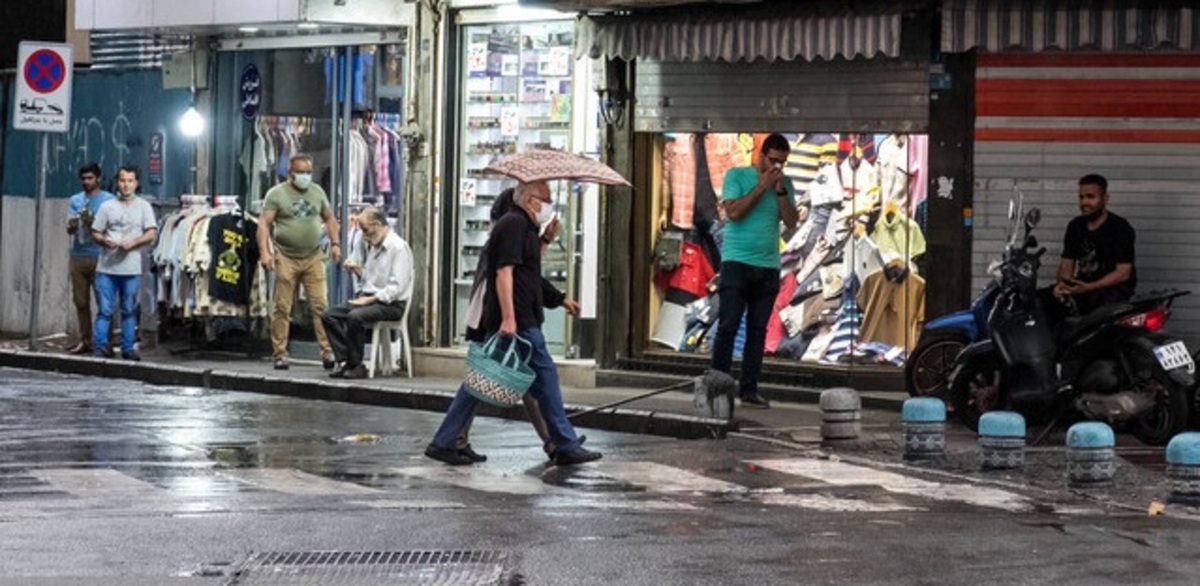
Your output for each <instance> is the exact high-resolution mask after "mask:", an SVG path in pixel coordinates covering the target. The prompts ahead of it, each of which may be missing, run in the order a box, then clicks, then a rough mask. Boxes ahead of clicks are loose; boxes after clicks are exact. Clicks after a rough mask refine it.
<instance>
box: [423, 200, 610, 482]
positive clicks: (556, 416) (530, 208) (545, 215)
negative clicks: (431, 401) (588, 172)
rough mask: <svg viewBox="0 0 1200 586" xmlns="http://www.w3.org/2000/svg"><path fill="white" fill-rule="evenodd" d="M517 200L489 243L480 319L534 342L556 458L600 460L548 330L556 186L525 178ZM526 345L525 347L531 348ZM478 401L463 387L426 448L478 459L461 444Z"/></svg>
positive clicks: (434, 454) (449, 460)
mask: <svg viewBox="0 0 1200 586" xmlns="http://www.w3.org/2000/svg"><path fill="white" fill-rule="evenodd" d="M513 200H514V203H515V204H516V205H515V207H514V208H513V209H511V210H510V211H509V212H508V213H506V214H504V216H503V217H501V218H500V220H499V221H497V222H496V223H495V225H494V226H492V232H491V236H490V237H489V246H487V247H486V248H487V250H488V252H487V254H488V255H489V256H488V259H487V261H488V267H489V268H488V275H487V279H488V283H487V290H486V293H485V295H484V301H483V316H482V319H481V320H480V323H481V326H482V329H483V330H484V331H485V332H487V333H488V335H491V334H492V333H499V334H500V335H501V336H504V337H508V338H511V337H512V336H514V335H520V336H521V337H522V338H524V339H525V340H527V341H528V342H529V343H530V345H531V346H532V349H531V350H529V352H530V353H531V354H530V356H529V366H530V368H532V369H533V371H534V373H536V378H534V381H533V385H532V386H530V387H529V391H528V392H529V394H531V395H532V396H533V397H534V398H535V399H537V402H538V407H539V408H540V410H541V412H542V417H544V418H545V420H546V426H547V428H548V430H549V432H550V441H551V442H553V444H554V446H555V447H556V448H557V449H556V451H555V455H554V463H555V464H558V465H560V466H569V465H573V464H582V463H584V462H590V461H592V460H597V459H599V458H600V456H601V454H600V453H599V452H593V451H589V450H586V449H584V448H583V447H582V446H581V445H580V441H579V437H578V436H577V435H576V434H575V428H574V427H572V426H571V422H570V421H569V420H568V419H567V413H566V409H564V408H563V401H562V391H561V390H560V389H559V386H558V370H557V369H556V368H555V366H554V360H553V359H552V358H551V357H550V351H549V350H548V349H547V348H546V338H545V336H543V335H542V321H543V320H544V317H543V312H542V306H543V301H542V240H541V237H539V235H538V234H539V231H540V229H541V227H542V226H543V225H546V224H548V223H550V221H551V220H552V219H553V218H554V212H553V207H552V202H551V199H550V187H549V186H548V185H547V184H546V183H545V182H544V181H543V182H537V183H523V184H521V185H518V186H517V189H516V191H515V193H514V194H513ZM521 350H522V352H524V351H525V348H521ZM478 405H479V401H478V400H477V399H475V397H473V396H471V395H470V394H468V393H467V392H466V389H465V387H459V389H458V394H457V395H456V396H455V397H454V402H453V403H451V404H450V409H449V411H448V412H447V413H446V417H445V419H443V420H442V425H441V426H440V427H439V428H438V430H437V433H436V434H435V435H434V437H433V441H432V442H431V443H430V444H429V446H428V447H427V448H425V455H426V456H428V457H430V458H433V459H434V460H438V461H440V462H444V463H446V464H450V465H454V466H461V465H466V464H472V463H474V460H473V459H472V458H471V456H470V455H468V454H466V453H464V452H463V451H462V450H459V449H457V447H456V445H457V440H458V437H459V434H460V432H462V431H463V430H464V429H465V428H466V426H467V424H468V423H470V421H471V419H472V417H473V416H474V414H475V408H476V407H477V406H478Z"/></svg>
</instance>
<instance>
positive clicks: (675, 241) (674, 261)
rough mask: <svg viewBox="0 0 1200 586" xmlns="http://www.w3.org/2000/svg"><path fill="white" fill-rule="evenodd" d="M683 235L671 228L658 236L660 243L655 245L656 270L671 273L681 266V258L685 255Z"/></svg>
mask: <svg viewBox="0 0 1200 586" xmlns="http://www.w3.org/2000/svg"><path fill="white" fill-rule="evenodd" d="M683 234H684V233H683V232H680V231H679V230H674V229H671V228H667V229H666V230H663V231H662V232H660V233H659V234H658V241H657V242H655V243H654V268H656V269H658V270H660V271H671V270H674V269H675V267H678V266H679V257H680V255H681V254H682V253H683Z"/></svg>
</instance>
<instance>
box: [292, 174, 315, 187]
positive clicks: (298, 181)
mask: <svg viewBox="0 0 1200 586" xmlns="http://www.w3.org/2000/svg"><path fill="white" fill-rule="evenodd" d="M292 184H294V185H295V186H296V189H299V190H300V191H304V190H306V189H308V186H310V185H312V173H295V174H293V175H292Z"/></svg>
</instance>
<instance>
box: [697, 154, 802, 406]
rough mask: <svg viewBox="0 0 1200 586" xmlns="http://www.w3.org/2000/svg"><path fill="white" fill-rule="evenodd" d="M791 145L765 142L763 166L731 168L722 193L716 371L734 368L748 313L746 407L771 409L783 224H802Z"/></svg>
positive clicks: (742, 386) (744, 369)
mask: <svg viewBox="0 0 1200 586" xmlns="http://www.w3.org/2000/svg"><path fill="white" fill-rule="evenodd" d="M790 151H791V145H790V144H788V141H787V139H786V138H784V137H783V135H780V134H772V135H770V136H768V137H767V140H766V141H764V142H763V145H762V151H761V152H760V153H759V156H758V162H757V163H756V164H754V165H752V166H748V167H737V168H735V169H730V170H729V173H727V174H726V175H725V185H724V186H723V187H722V189H721V206H722V207H723V208H724V209H725V216H726V218H727V220H726V224H725V233H724V242H723V243H722V245H721V272H720V275H721V284H720V287H719V289H718V293H719V294H720V297H721V301H720V306H719V309H718V312H719V317H720V320H719V322H718V325H717V339H716V342H715V343H714V344H713V358H712V367H713V369H714V370H719V371H721V372H725V373H728V372H729V371H730V370H731V369H732V367H733V341H734V338H735V337H736V336H737V331H738V328H739V327H740V326H741V322H742V315H743V314H745V315H746V345H745V350H744V352H743V353H742V377H741V380H740V381H738V386H739V387H740V388H739V395H740V396H741V398H742V404H743V405H757V406H759V407H763V408H769V407H770V406H771V404H770V402H768V401H767V399H766V398H764V397H763V396H762V394H760V393H759V392H758V376H759V373H760V372H761V371H762V360H763V347H764V345H765V344H766V338H767V322H768V321H769V320H770V319H771V311H772V309H773V308H774V306H775V296H776V295H778V294H779V268H780V263H779V222H780V221H781V220H782V221H783V223H784V225H785V226H787V228H788V230H794V229H795V228H796V223H797V222H798V221H799V214H798V213H797V211H796V204H795V197H796V188H795V187H794V186H793V185H792V180H791V179H789V178H787V177H785V176H784V175H783V166H784V164H786V163H787V160H788V153H789V152H790Z"/></svg>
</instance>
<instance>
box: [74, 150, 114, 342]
mask: <svg viewBox="0 0 1200 586" xmlns="http://www.w3.org/2000/svg"><path fill="white" fill-rule="evenodd" d="M79 183H80V186H81V187H82V188H83V190H82V191H80V192H79V193H76V194H75V195H72V196H71V199H70V202H69V210H68V211H67V234H69V235H70V236H71V262H70V269H71V301H72V302H73V304H74V305H75V315H76V318H77V319H78V320H79V343H78V344H76V345H75V346H74V347H72V348H71V349H70V350H69V351H70V352H71V353H72V354H87V355H91V353H92V292H93V291H94V290H95V288H96V260H97V259H98V258H99V257H100V244H99V243H97V242H96V240H95V239H94V238H92V219H93V218H95V217H96V212H98V211H100V206H101V205H103V204H104V202H106V201H108V200H110V199H112V198H113V194H111V193H109V192H107V191H104V190H103V189H100V165H98V164H96V163H88V164H86V165H84V166H82V167H80V168H79Z"/></svg>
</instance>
